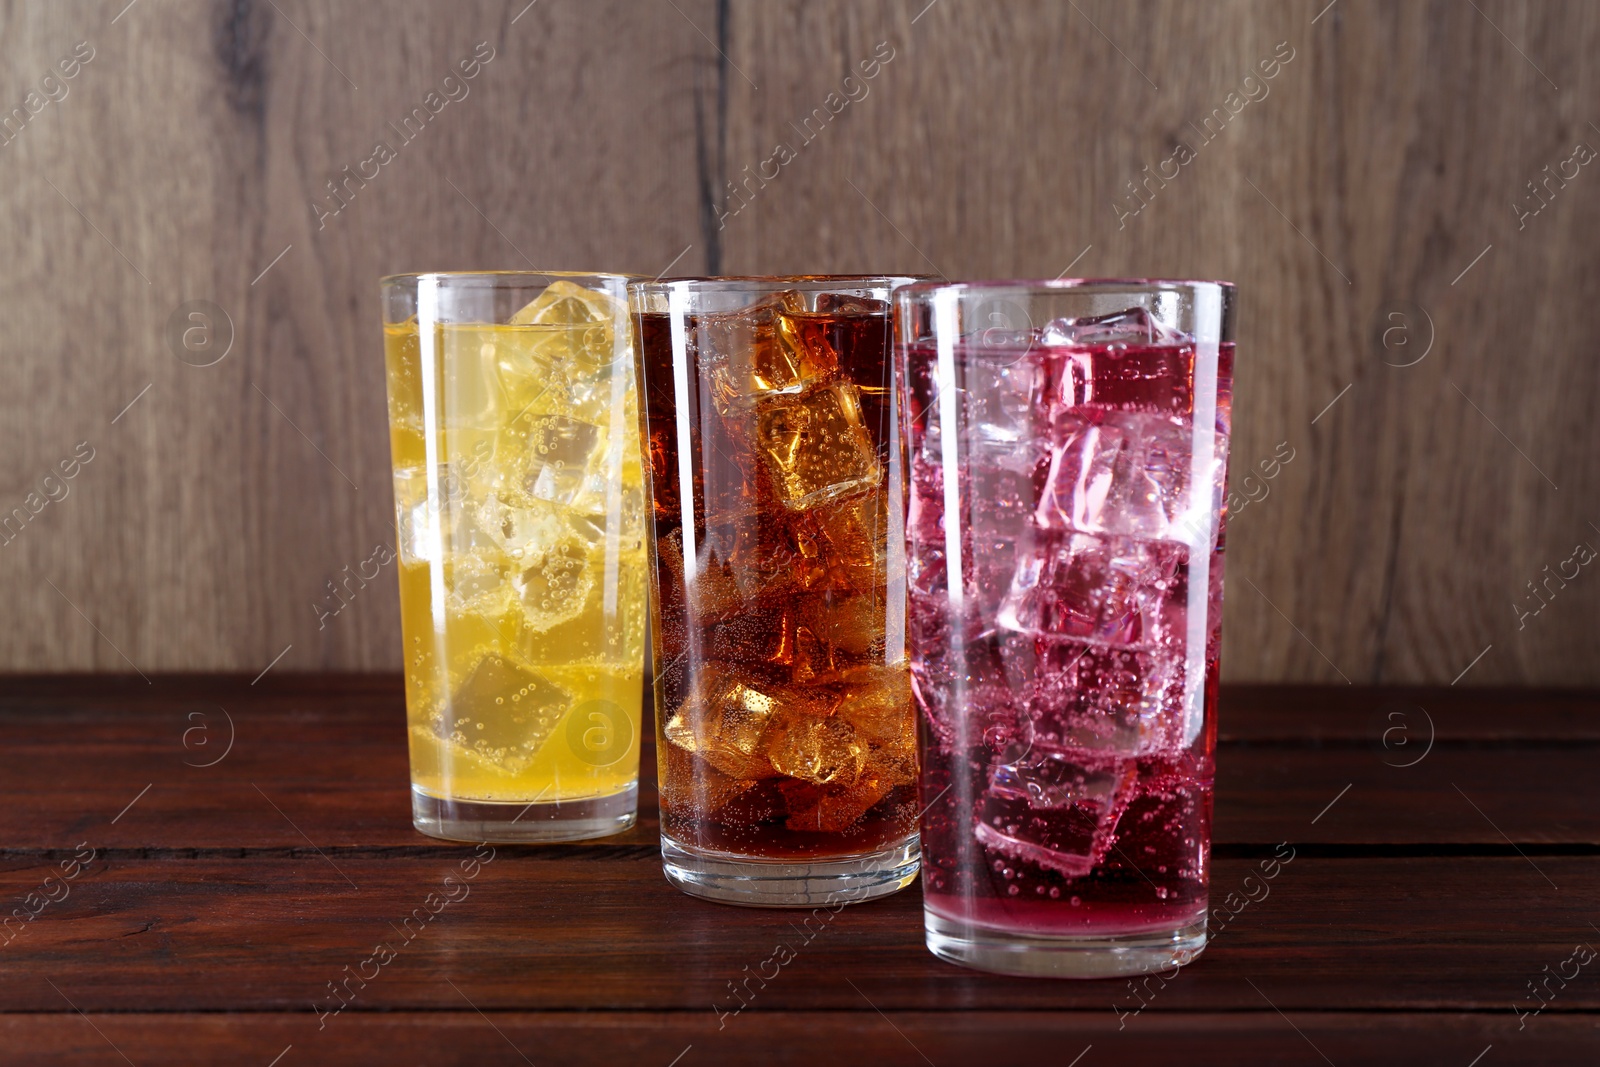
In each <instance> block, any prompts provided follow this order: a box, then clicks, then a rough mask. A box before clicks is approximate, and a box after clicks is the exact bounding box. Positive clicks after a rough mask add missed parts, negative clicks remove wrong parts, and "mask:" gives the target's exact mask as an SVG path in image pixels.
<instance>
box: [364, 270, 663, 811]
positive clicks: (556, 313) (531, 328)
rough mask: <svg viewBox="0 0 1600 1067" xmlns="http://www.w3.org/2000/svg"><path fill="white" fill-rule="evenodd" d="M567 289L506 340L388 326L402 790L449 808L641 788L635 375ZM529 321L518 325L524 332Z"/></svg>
mask: <svg viewBox="0 0 1600 1067" xmlns="http://www.w3.org/2000/svg"><path fill="white" fill-rule="evenodd" d="M616 314H620V308H619V306H618V305H617V304H616V302H615V301H614V299H613V298H611V297H609V296H607V295H605V294H603V293H598V292H594V291H591V290H586V289H581V288H578V287H577V286H574V285H572V284H571V283H568V282H556V283H554V284H552V285H551V286H550V287H549V288H548V289H546V290H545V293H544V295H543V296H541V297H540V298H539V299H538V300H535V301H534V302H533V304H530V305H529V307H528V308H525V309H524V310H523V311H522V312H519V313H518V315H517V316H515V317H514V318H513V322H512V323H511V324H501V325H491V324H484V325H456V324H446V325H440V326H438V327H437V328H436V329H435V330H434V331H433V336H432V337H431V338H429V340H430V341H431V346H430V347H431V349H432V360H431V363H428V362H425V357H424V353H423V351H422V349H423V345H422V340H423V339H422V338H421V337H420V336H419V334H418V329H417V325H416V322H415V321H414V320H413V321H411V322H408V323H405V324H400V325H391V326H387V327H385V331H384V342H385V354H386V359H387V369H388V381H389V416H390V434H391V440H390V444H391V451H392V454H393V459H394V492H395V509H396V521H397V526H398V531H399V538H400V561H401V566H400V615H401V629H402V635H403V641H404V648H405V679H406V707H407V717H408V722H409V726H410V738H411V774H412V781H413V783H414V784H415V785H417V786H418V787H419V788H421V789H422V790H423V791H425V792H427V793H429V794H431V795H433V796H436V797H441V798H447V799H452V800H482V801H534V800H538V801H540V802H549V801H557V800H571V799H579V798H584V797H595V796H607V795H610V794H613V793H617V792H620V791H622V790H624V789H626V788H628V787H629V786H631V785H632V784H633V783H634V782H635V781H636V780H637V778H638V744H639V715H640V703H641V700H642V689H643V671H644V619H645V612H646V610H647V604H646V581H647V578H646V575H645V555H644V544H643V538H644V507H645V504H644V488H643V485H644V483H643V470H642V466H641V462H640V455H639V435H638V406H637V400H636V387H635V372H634V366H633V360H632V358H631V355H630V353H629V352H628V349H627V346H626V339H625V338H624V339H623V340H622V342H621V343H620V345H619V342H618V340H617V338H616V337H615V334H614V331H615V330H616V329H617V328H619V327H620V326H621V325H622V324H623V323H624V322H625V320H622V319H616V320H612V319H611V318H610V317H611V316H614V315H616ZM529 320H531V321H529Z"/></svg>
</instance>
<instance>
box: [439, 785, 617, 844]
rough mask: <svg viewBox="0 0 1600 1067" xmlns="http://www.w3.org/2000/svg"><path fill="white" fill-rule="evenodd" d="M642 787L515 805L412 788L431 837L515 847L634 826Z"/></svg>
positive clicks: (608, 832) (567, 839)
mask: <svg viewBox="0 0 1600 1067" xmlns="http://www.w3.org/2000/svg"><path fill="white" fill-rule="evenodd" d="M638 810H639V787H638V786H637V785H630V786H629V787H628V788H627V789H625V790H623V791H622V792H620V793H613V794H611V795H610V796H607V797H585V798H583V799H582V800H552V801H548V802H546V803H539V802H537V801H536V802H534V803H532V804H527V803H522V804H519V803H516V802H514V801H511V802H507V801H493V800H447V799H445V798H443V797H436V796H432V795H430V794H428V793H424V792H423V791H422V790H421V789H420V788H418V787H417V786H415V785H413V786H412V787H411V822H412V825H414V826H415V827H416V828H417V829H418V830H419V831H421V832H422V833H425V834H427V835H428V836H429V837H440V838H443V839H444V840H446V841H472V842H478V841H488V842H490V843H491V844H496V845H500V844H505V845H515V844H521V843H525V842H541V841H583V840H585V839H587V838H591V837H606V836H608V835H610V834H615V833H620V832H622V831H623V830H626V829H627V828H628V827H630V826H632V825H633V823H634V820H635V819H636V818H637V817H638Z"/></svg>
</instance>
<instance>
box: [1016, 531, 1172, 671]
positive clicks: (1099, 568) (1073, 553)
mask: <svg viewBox="0 0 1600 1067" xmlns="http://www.w3.org/2000/svg"><path fill="white" fill-rule="evenodd" d="M1185 557H1186V551H1185V549H1184V547H1183V546H1182V545H1178V544H1175V543H1173V542H1170V541H1142V540H1137V539H1135V538H1132V537H1110V536H1105V535H1101V534H1092V533H1064V534H1056V535H1053V536H1052V535H1045V536H1041V537H1039V538H1038V539H1036V540H1034V541H1033V542H1031V543H1030V544H1029V545H1028V546H1027V548H1026V550H1025V551H1023V552H1021V553H1019V555H1018V559H1017V567H1016V572H1015V574H1014V575H1013V577H1012V580H1011V589H1010V591H1009V592H1008V593H1007V594H1006V597H1005V600H1004V601H1003V602H1002V604H1001V605H1000V611H999V614H998V621H999V623H1000V625H1001V626H1002V627H1004V628H1005V629H1008V630H1014V631H1018V632H1021V633H1028V634H1035V635H1040V636H1044V637H1052V638H1073V639H1078V640H1082V641H1087V642H1090V643H1093V644H1101V645H1111V646H1115V647H1118V648H1150V647H1153V646H1154V645H1155V643H1156V642H1157V641H1158V640H1159V639H1160V638H1161V636H1162V633H1163V622H1164V621H1165V620H1164V614H1163V608H1164V606H1165V605H1166V603H1167V600H1168V598H1169V596H1170V595H1171V594H1172V593H1173V592H1182V591H1183V590H1182V588H1181V586H1182V583H1181V582H1180V581H1179V579H1178V568H1179V567H1180V566H1181V565H1182V564H1183V563H1184V562H1185ZM1181 603H1182V602H1181V601H1180V604H1181Z"/></svg>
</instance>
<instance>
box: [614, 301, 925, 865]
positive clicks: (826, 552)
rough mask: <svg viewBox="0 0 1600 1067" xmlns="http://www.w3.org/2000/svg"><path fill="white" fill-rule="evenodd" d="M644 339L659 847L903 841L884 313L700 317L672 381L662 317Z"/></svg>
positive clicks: (756, 851)
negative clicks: (664, 840) (654, 588)
mask: <svg viewBox="0 0 1600 1067" xmlns="http://www.w3.org/2000/svg"><path fill="white" fill-rule="evenodd" d="M638 322H639V336H640V344H641V347H642V351H643V357H644V368H645V381H646V406H647V415H648V427H649V441H648V447H649V452H650V456H649V459H650V464H651V477H652V482H653V497H654V501H655V509H654V522H655V536H656V546H657V561H656V578H657V585H658V589H659V598H658V609H659V616H658V619H657V625H656V627H655V641H656V646H655V654H656V662H657V663H658V664H659V665H660V666H659V669H658V671H657V679H656V711H657V716H656V717H657V722H658V731H659V752H660V792H661V825H662V833H663V835H664V836H666V837H668V838H671V839H672V840H674V841H676V842H679V843H680V844H685V845H689V846H693V847H696V848H700V849H705V850H712V851H720V852H727V853H733V854H738V855H743V856H757V857H764V858H790V857H796V858H798V857H822V856H847V855H851V854H854V853H862V852H872V851H876V850H879V849H881V848H883V847H885V846H887V845H890V844H895V843H899V842H902V841H904V840H905V839H906V838H907V837H908V836H910V835H911V834H913V833H914V832H915V816H916V807H915V799H916V798H915V791H916V785H915V783H916V768H917V763H916V759H917V756H916V746H915V736H916V735H915V721H914V716H913V713H912V710H911V697H910V686H909V677H908V672H907V664H906V661H905V655H904V616H903V609H900V608H898V607H897V608H895V609H894V610H893V611H892V612H891V609H890V605H891V603H897V602H898V601H899V599H900V597H901V593H900V592H899V588H900V587H899V586H896V587H895V589H894V591H893V592H892V593H891V583H903V581H904V564H903V555H902V552H901V549H900V538H899V537H898V528H897V527H896V528H895V536H894V537H893V538H891V536H890V531H891V521H890V519H891V510H890V509H891V507H893V508H895V509H898V508H899V507H900V506H901V500H902V497H901V493H900V491H898V490H891V488H890V486H891V478H890V473H891V472H890V464H889V458H890V457H889V448H888V446H889V441H890V434H891V432H892V426H891V421H890V414H889V407H888V403H889V400H888V388H887V387H888V377H889V371H888V368H887V364H886V361H885V356H886V351H887V343H888V331H889V323H888V314H887V307H886V305H884V304H883V303H881V302H877V301H866V300H857V299H854V298H850V297H840V296H829V295H822V296H820V297H817V298H815V300H814V301H812V302H811V303H809V304H808V303H807V302H805V300H804V298H803V297H802V296H801V295H800V294H797V293H786V294H775V295H773V296H771V297H770V298H767V299H765V300H763V301H761V302H759V303H757V304H756V305H755V306H753V307H749V308H745V309H743V310H741V311H738V312H730V313H726V314H721V313H719V314H702V315H695V316H692V317H690V318H689V319H688V321H687V322H686V324H685V325H686V331H685V334H686V336H685V345H686V347H685V358H684V361H683V362H682V363H681V364H679V365H678V366H676V367H675V365H674V359H673V351H672V329H671V324H670V322H669V319H668V317H667V316H666V315H664V314H657V313H643V314H641V315H640V316H639V319H638ZM680 388H682V389H683V391H685V393H686V395H679V392H680ZM896 473H898V471H897V470H896ZM891 495H892V496H893V498H894V499H893V500H891ZM891 545H893V551H891V549H890V546H891Z"/></svg>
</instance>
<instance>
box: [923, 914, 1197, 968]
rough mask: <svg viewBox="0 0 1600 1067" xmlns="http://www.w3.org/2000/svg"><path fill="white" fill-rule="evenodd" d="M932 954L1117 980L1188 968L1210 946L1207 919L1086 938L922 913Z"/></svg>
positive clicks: (977, 964) (973, 963) (980, 964)
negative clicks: (1008, 928)
mask: <svg viewBox="0 0 1600 1067" xmlns="http://www.w3.org/2000/svg"><path fill="white" fill-rule="evenodd" d="M923 926H924V929H925V931H926V934H927V943H928V950H929V951H930V952H932V953H933V954H934V955H935V956H938V957H939V958H940V959H942V960H945V961H946V962H948V963H955V964H959V965H960V966H962V967H972V968H975V969H976V970H980V971H991V972H993V973H995V974H1012V975H1020V976H1023V977H1028V978H1115V977H1117V976H1118V975H1125V974H1148V973H1150V972H1151V971H1162V970H1166V969H1167V968H1168V967H1174V966H1177V965H1179V964H1187V963H1189V962H1191V961H1192V960H1193V959H1194V958H1195V957H1196V956H1198V955H1200V952H1201V950H1202V949H1204V948H1205V947H1206V920H1205V916H1203V915H1202V916H1201V917H1200V918H1199V919H1197V920H1195V921H1194V922H1192V923H1190V924H1189V925H1188V926H1184V927H1182V928H1180V929H1177V930H1169V931H1155V932H1148V933H1140V934H1123V935H1120V936H1119V935H1114V934H1095V935H1090V936H1086V937H1065V936H1048V935H1043V934H1023V933H1002V932H1000V931H997V930H987V929H984V928H983V927H981V926H974V925H972V924H971V923H964V922H956V921H954V920H951V919H946V918H944V917H943V916H941V915H935V914H934V913H933V912H931V911H924V912H923Z"/></svg>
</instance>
